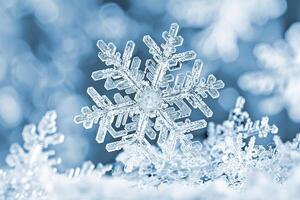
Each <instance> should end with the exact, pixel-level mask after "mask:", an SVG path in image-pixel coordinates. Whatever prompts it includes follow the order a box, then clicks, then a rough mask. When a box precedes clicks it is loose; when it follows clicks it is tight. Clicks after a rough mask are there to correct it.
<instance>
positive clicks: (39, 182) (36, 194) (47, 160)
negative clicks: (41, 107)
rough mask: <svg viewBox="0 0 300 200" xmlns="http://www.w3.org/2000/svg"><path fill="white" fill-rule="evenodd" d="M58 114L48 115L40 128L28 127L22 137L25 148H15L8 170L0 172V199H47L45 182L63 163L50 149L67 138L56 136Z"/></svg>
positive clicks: (9, 158) (13, 147)
mask: <svg viewBox="0 0 300 200" xmlns="http://www.w3.org/2000/svg"><path fill="white" fill-rule="evenodd" d="M55 120H56V112H55V111H49V112H47V113H46V115H45V116H44V117H43V118H42V120H41V121H40V123H39V125H38V126H37V127H36V126H35V125H33V124H31V125H27V126H25V128H24V130H23V132H22V136H23V139H24V148H22V147H21V146H20V145H19V144H12V145H11V147H10V154H9V155H8V156H7V157H6V163H7V164H8V166H9V167H10V168H9V169H8V170H5V171H2V172H0V199H5V200H15V199H18V200H28V199H32V200H41V199H46V196H45V188H46V187H47V186H46V185H45V182H44V181H43V180H45V179H47V178H49V176H51V175H52V172H53V171H55V170H56V165H57V164H59V163H60V162H61V160H60V159H59V158H55V157H54V154H55V152H54V150H48V149H47V148H48V147H49V146H50V145H56V144H59V143H62V142H63V139H64V136H63V135H62V134H60V133H57V132H56V122H55Z"/></svg>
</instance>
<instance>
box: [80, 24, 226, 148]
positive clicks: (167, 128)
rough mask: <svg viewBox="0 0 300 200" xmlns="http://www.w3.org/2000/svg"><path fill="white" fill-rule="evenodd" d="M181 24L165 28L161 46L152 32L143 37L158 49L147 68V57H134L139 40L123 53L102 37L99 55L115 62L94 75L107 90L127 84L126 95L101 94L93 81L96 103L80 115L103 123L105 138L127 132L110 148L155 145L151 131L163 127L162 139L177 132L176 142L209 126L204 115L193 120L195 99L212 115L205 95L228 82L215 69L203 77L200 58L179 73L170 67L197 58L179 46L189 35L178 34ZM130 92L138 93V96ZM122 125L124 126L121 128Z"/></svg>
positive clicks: (101, 130) (83, 120) (90, 122)
mask: <svg viewBox="0 0 300 200" xmlns="http://www.w3.org/2000/svg"><path fill="white" fill-rule="evenodd" d="M178 29H179V26H178V24H176V23H173V24H172V25H171V27H170V29H169V31H165V32H163V34H162V37H163V39H164V40H165V43H163V44H161V45H160V47H159V46H158V45H157V43H156V42H155V41H154V40H153V39H152V38H151V37H150V36H149V35H146V36H144V37H143V42H144V43H145V44H146V45H147V47H148V48H149V53H150V54H151V55H152V58H150V59H147V60H146V63H145V66H146V67H145V71H144V72H143V71H141V70H139V68H140V65H141V59H140V58H139V57H137V56H136V57H133V58H132V55H133V50H134V46H135V44H134V42H133V41H128V42H127V43H126V46H125V49H124V52H123V54H122V55H121V53H120V52H117V51H116V46H115V45H114V44H112V43H108V44H106V43H105V42H104V41H102V40H99V41H98V42H97V46H98V48H99V49H100V52H99V54H98V57H99V58H100V59H101V60H102V61H103V62H105V64H106V65H107V66H112V67H111V68H108V69H103V70H99V71H95V72H93V73H92V78H93V80H95V81H98V80H101V79H106V82H105V88H106V89H107V90H111V89H118V90H122V91H123V90H124V91H125V93H126V95H121V94H120V93H116V94H115V95H114V101H115V103H113V102H111V101H110V100H109V99H108V98H107V96H105V95H102V96H101V95H100V94H99V93H98V92H97V91H96V90H95V89H94V88H93V87H89V88H88V89H87V93H88V95H89V96H90V97H91V98H92V99H93V101H94V102H95V104H96V105H93V106H92V107H91V108H89V107H83V108H82V110H81V112H82V114H80V115H78V116H76V117H75V118H74V121H75V122H76V123H82V124H83V126H84V127H85V128H87V129H88V128H91V127H92V126H93V124H98V123H99V128H98V132H97V136H96V140H97V141H98V142H99V143H102V142H103V141H104V139H105V136H106V133H107V132H109V133H110V134H111V135H112V136H113V137H114V138H120V137H121V140H119V141H116V142H112V143H109V144H107V145H106V149H107V151H115V150H120V149H122V148H124V146H126V145H130V144H133V143H138V144H139V145H143V146H148V147H149V145H150V143H149V141H148V140H147V139H146V136H147V137H148V138H149V139H151V140H154V139H155V138H156V135H157V132H159V138H158V141H160V140H163V138H166V137H168V138H172V139H171V142H170V143H173V144H175V141H176V139H178V136H179V135H181V134H184V133H188V132H191V131H194V130H197V129H201V128H204V127H206V124H207V123H206V121H205V120H204V119H201V120H197V121H192V122H191V121H190V120H189V119H187V118H188V117H189V116H190V115H191V112H192V109H191V108H190V106H189V105H191V107H192V108H195V109H200V110H201V111H202V113H203V114H204V115H205V116H206V117H211V116H212V114H213V112H212V111H211V109H210V108H209V107H208V105H207V104H206V103H205V102H204V99H205V98H207V97H208V96H211V97H212V98H218V97H219V92H218V90H219V89H221V88H223V87H224V83H223V82H222V81H221V80H217V79H216V78H215V76H214V75H209V76H208V78H207V80H206V79H204V78H202V77H201V69H202V62H201V60H199V59H196V60H195V61H194V65H193V69H192V71H191V72H187V73H186V74H178V75H177V76H176V77H174V75H172V74H171V73H169V72H172V71H174V70H178V69H180V68H181V66H182V64H183V63H184V62H187V61H191V60H194V59H195V58H196V53H195V52H194V51H185V52H182V53H177V52H176V51H177V49H176V48H177V47H180V46H182V43H183V38H182V37H181V36H178V35H177V33H178ZM145 76H146V79H144V77H145ZM130 95H134V98H132V97H130ZM188 104H189V105H188ZM177 108H178V109H177ZM128 118H131V122H128ZM184 119H185V120H184ZM153 121H154V122H153ZM113 122H114V126H115V128H114V127H113ZM121 126H124V129H121V130H119V131H118V130H116V129H119V128H120V127H121ZM129 133H132V134H129ZM149 148H150V147H149ZM172 148H173V149H174V146H173V147H172Z"/></svg>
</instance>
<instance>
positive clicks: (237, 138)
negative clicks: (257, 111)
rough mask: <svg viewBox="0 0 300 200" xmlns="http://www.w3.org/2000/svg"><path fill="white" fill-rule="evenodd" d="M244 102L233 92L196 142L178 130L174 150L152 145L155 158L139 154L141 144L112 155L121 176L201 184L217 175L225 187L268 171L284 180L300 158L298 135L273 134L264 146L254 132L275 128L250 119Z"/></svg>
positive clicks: (259, 134) (260, 133)
mask: <svg viewBox="0 0 300 200" xmlns="http://www.w3.org/2000/svg"><path fill="white" fill-rule="evenodd" d="M244 102H245V100H244V99H243V98H242V97H239V98H238V99H237V102H236V106H235V108H234V109H232V111H231V112H230V115H229V117H228V119H227V120H226V121H224V122H223V123H222V124H219V125H215V124H213V123H210V124H209V126H208V138H207V139H205V140H204V141H203V142H202V143H200V142H199V141H192V140H191V138H192V137H191V135H181V137H179V138H178V142H177V143H176V148H175V151H169V149H168V146H167V145H162V144H160V145H159V147H155V146H152V147H151V148H152V149H151V151H152V154H154V155H156V156H157V157H159V158H160V160H161V162H160V163H154V162H152V161H151V159H149V158H148V157H147V156H145V154H144V148H143V146H139V145H131V146H127V147H126V148H125V149H124V152H122V153H121V154H120V155H119V156H118V157H117V161H119V162H120V166H119V167H121V169H122V168H123V167H124V171H125V173H126V174H125V175H124V176H125V177H126V178H129V179H132V180H134V181H137V182H138V183H139V184H140V185H160V184H162V183H172V182H186V183H188V184H201V183H205V182H207V181H216V180H218V179H222V180H225V181H226V183H227V184H228V185H230V186H233V187H242V186H244V184H246V183H247V180H249V178H250V174H251V173H252V172H257V171H262V172H264V173H269V174H270V175H272V176H273V177H274V179H275V180H277V181H279V182H282V181H284V180H286V179H287V177H288V176H289V171H290V170H291V169H292V168H293V166H296V165H297V164H298V163H299V161H300V160H299V158H300V157H299V156H300V151H299V150H300V149H299V142H300V141H299V136H298V137H297V138H295V139H294V141H293V142H287V143H282V142H281V140H280V138H279V137H274V145H273V146H270V147H264V146H262V145H258V144H256V143H255V141H256V137H259V138H265V137H266V136H268V135H269V134H276V133H277V132H278V129H277V127H276V126H275V125H270V124H269V122H268V117H263V118H262V119H261V120H257V121H255V122H253V121H252V120H251V118H250V117H249V114H248V113H247V112H245V111H243V110H242V109H243V106H244ZM149 151H150V150H149ZM116 171H117V170H116ZM137 177H138V178H137Z"/></svg>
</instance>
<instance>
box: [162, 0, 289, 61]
mask: <svg viewBox="0 0 300 200" xmlns="http://www.w3.org/2000/svg"><path fill="white" fill-rule="evenodd" d="M285 9H286V1H285V0H264V1H261V0H251V1H245V0H216V1H211V0H186V1H180V0H170V1H169V3H168V6H167V10H168V12H169V13H170V15H172V16H173V17H174V18H175V19H177V20H178V21H179V22H180V23H182V24H184V25H185V26H188V27H197V28H198V27H200V28H203V31H201V32H200V33H199V34H198V35H196V36H195V38H194V39H192V44H193V45H195V46H197V48H198V49H199V50H201V52H202V53H204V54H205V55H206V56H209V57H211V58H222V59H223V60H225V61H232V60H235V59H236V58H237V56H238V55H239V47H238V42H239V40H243V39H247V38H249V37H251V34H252V33H253V32H254V25H262V24H264V23H266V22H267V21H269V20H270V19H273V18H277V17H278V16H280V15H281V14H282V13H283V12H284V11H285Z"/></svg>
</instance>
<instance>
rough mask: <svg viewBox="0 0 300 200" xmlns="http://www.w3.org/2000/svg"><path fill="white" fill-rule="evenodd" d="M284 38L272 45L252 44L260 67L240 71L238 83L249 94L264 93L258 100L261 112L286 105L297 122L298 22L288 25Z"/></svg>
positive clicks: (299, 112)
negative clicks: (243, 71) (254, 45)
mask: <svg viewBox="0 0 300 200" xmlns="http://www.w3.org/2000/svg"><path fill="white" fill-rule="evenodd" d="M285 39H286V41H283V40H280V41H277V42H275V44H274V45H273V46H271V45H269V44H260V45H258V46H257V47H256V48H255V51H254V53H255V55H256V57H257V59H258V60H259V62H260V63H261V64H262V66H263V69H262V70H259V71H254V72H249V73H246V74H244V75H242V76H241V77H240V79H239V86H240V87H241V88H242V89H244V90H247V91H250V92H252V93H253V94H257V95H265V96H267V98H266V99H265V100H264V101H262V102H261V109H262V110H263V111H264V112H266V113H268V114H276V113H278V112H280V111H281V110H282V109H283V108H286V109H287V111H288V113H289V116H290V118H291V119H292V120H294V121H295V122H299V121H300V109H299V102H300V95H299V93H300V79H299V76H300V23H295V24H293V25H292V26H291V27H290V28H289V30H288V31H287V32H286V35H285ZM253 80H255V81H253Z"/></svg>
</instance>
